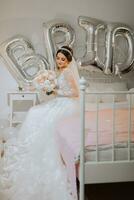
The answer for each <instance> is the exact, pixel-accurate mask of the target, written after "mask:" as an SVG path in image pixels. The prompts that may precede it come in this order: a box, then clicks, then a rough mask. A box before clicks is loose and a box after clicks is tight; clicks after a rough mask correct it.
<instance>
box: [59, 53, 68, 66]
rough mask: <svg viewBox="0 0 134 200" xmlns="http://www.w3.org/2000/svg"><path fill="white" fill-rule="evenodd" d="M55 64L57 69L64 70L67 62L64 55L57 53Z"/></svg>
mask: <svg viewBox="0 0 134 200" xmlns="http://www.w3.org/2000/svg"><path fill="white" fill-rule="evenodd" d="M56 63H57V66H58V68H59V69H64V68H66V67H67V66H68V64H69V61H68V60H67V58H66V56H65V55H64V54H62V53H60V52H59V53H58V54H57V56H56Z"/></svg>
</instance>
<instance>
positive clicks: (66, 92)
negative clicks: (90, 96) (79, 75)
mask: <svg viewBox="0 0 134 200" xmlns="http://www.w3.org/2000/svg"><path fill="white" fill-rule="evenodd" d="M57 94H58V96H65V97H78V95H79V93H78V88H77V86H76V84H75V80H74V77H73V74H72V72H71V70H70V69H68V68H67V69H65V70H64V71H63V72H62V73H61V74H60V76H59V77H58V79H57Z"/></svg>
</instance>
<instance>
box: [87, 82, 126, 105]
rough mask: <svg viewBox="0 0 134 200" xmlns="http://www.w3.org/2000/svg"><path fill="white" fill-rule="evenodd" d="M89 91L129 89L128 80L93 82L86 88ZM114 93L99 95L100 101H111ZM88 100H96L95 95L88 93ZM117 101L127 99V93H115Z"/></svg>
mask: <svg viewBox="0 0 134 200" xmlns="http://www.w3.org/2000/svg"><path fill="white" fill-rule="evenodd" d="M86 91H87V92H103V91H104V92H115V91H128V88H127V83H126V82H113V83H101V82H96V83H95V82H91V83H89V87H88V88H87V89H86ZM112 96H113V95H105V94H104V95H101V96H100V95H99V99H98V101H99V102H100V103H111V102H112V101H113V99H112ZM86 101H88V102H91V103H93V102H96V96H95V95H86ZM115 101H116V102H120V101H126V95H125V94H117V95H115Z"/></svg>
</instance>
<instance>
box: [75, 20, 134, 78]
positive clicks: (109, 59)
mask: <svg viewBox="0 0 134 200" xmlns="http://www.w3.org/2000/svg"><path fill="white" fill-rule="evenodd" d="M78 23H79V25H80V27H82V28H83V29H84V30H85V31H86V45H87V47H86V49H87V50H86V54H85V55H84V56H83V57H82V58H81V61H80V64H81V66H84V65H87V64H94V65H96V66H98V67H100V68H101V69H102V70H103V71H104V73H105V74H111V73H113V74H115V75H119V76H120V75H121V74H122V73H127V72H128V71H130V70H131V69H132V68H133V63H134V31H133V29H132V28H131V27H129V26H128V25H126V24H123V23H113V22H111V23H110V22H104V21H100V20H98V19H94V18H90V17H86V16H80V17H79V18H78Z"/></svg>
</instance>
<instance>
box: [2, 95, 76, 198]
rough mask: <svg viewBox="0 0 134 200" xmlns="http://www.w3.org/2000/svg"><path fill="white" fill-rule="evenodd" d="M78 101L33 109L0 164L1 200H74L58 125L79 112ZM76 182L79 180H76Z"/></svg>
mask: <svg viewBox="0 0 134 200" xmlns="http://www.w3.org/2000/svg"><path fill="white" fill-rule="evenodd" d="M78 109H79V102H78V100H77V99H72V98H65V97H64V98H62V97H58V98H55V99H54V100H51V101H49V102H48V103H44V104H41V105H37V106H35V107H32V108H31V109H30V110H29V111H28V113H27V116H26V119H25V120H24V122H23V124H22V126H21V127H20V128H15V131H16V134H15V136H14V137H10V138H9V139H8V140H7V142H6V144H5V153H4V156H3V158H2V160H1V163H0V165H1V166H0V200H74V199H77V192H76V190H75V189H74V188H72V187H71V183H70V182H71V181H70V180H69V178H68V175H67V169H66V165H64V164H63V161H62V159H61V157H62V152H60V150H59V145H58V142H57V134H56V131H55V130H56V129H55V127H56V125H57V123H58V122H59V121H60V120H63V119H64V118H65V117H68V116H70V115H72V114H74V113H75V112H78ZM74 181H75V180H74Z"/></svg>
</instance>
